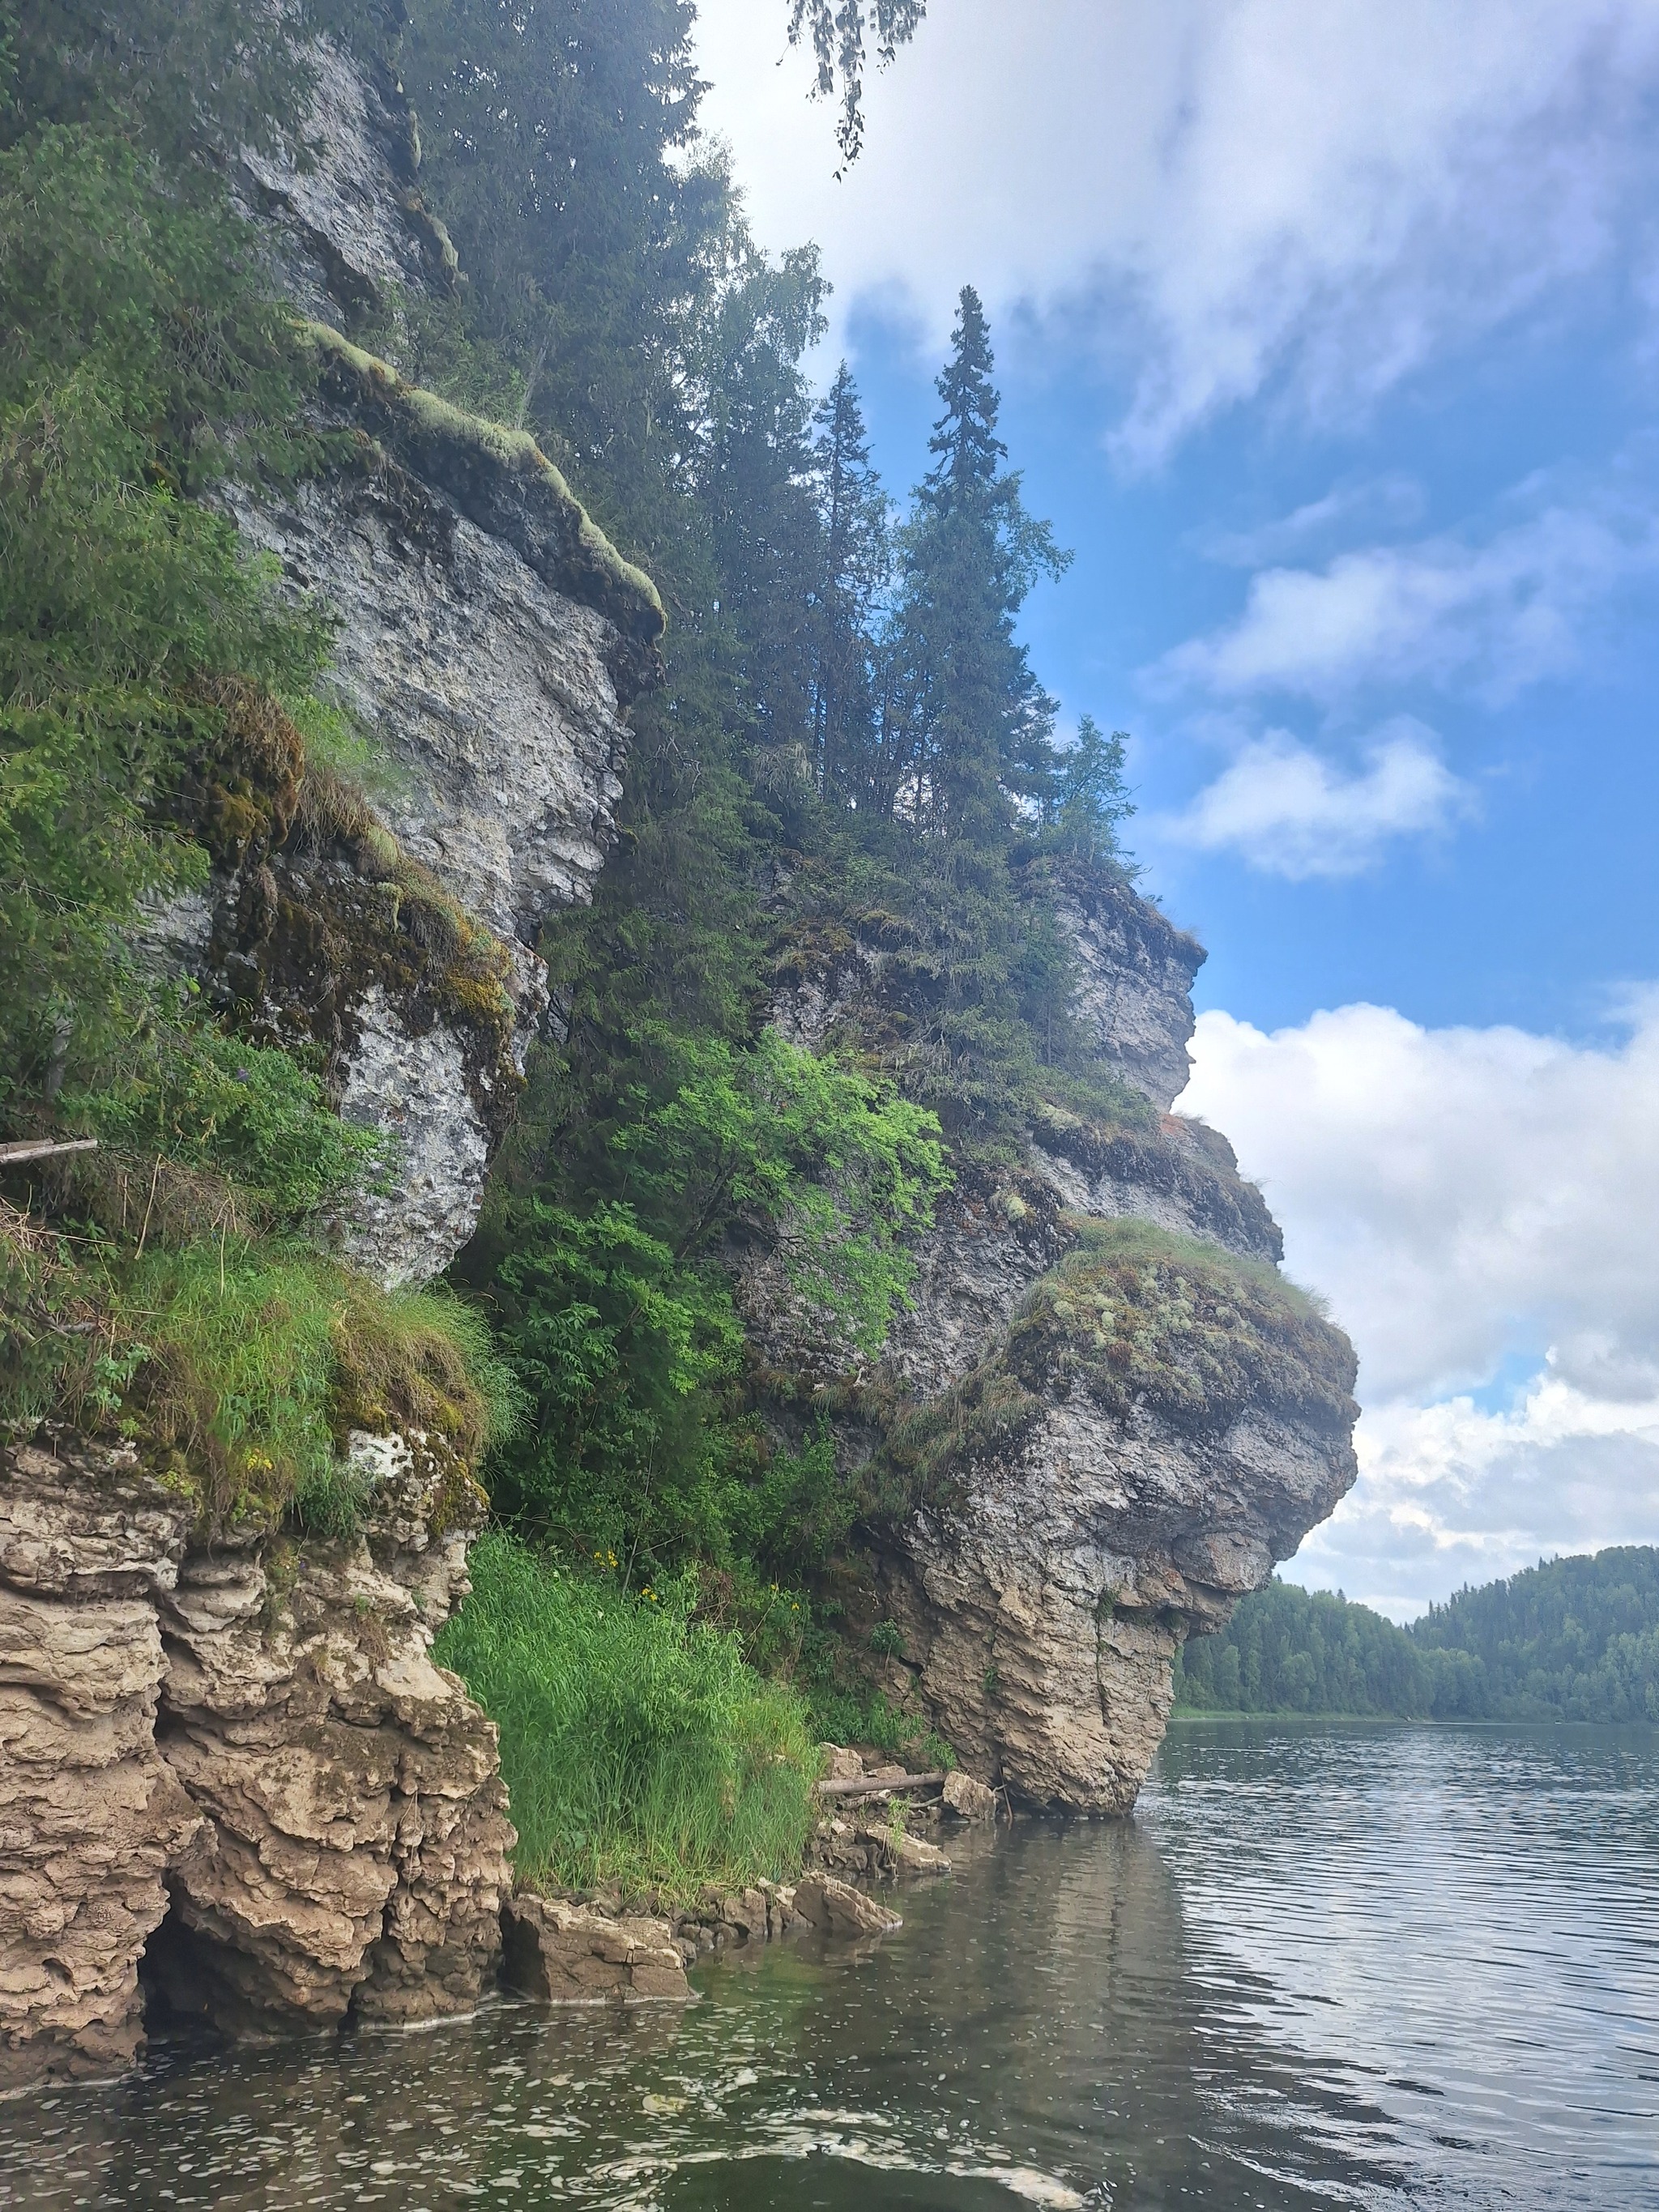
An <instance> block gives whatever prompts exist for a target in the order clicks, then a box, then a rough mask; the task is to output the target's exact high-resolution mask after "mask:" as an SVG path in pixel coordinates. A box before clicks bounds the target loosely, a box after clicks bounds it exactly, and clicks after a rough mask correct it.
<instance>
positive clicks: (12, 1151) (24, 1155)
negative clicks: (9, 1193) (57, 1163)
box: [0, 1137, 98, 1168]
mask: <svg viewBox="0 0 1659 2212" xmlns="http://www.w3.org/2000/svg"><path fill="white" fill-rule="evenodd" d="M97 1149H98V1139H97V1138H96V1137H73V1138H68V1139H61V1138H51V1137H28V1138H25V1139H22V1140H21V1142H19V1143H16V1144H12V1145H0V1168H15V1167H21V1165H22V1164H23V1163H24V1161H25V1160H49V1159H51V1158H53V1157H54V1155H55V1154H57V1153H58V1152H96V1151H97Z"/></svg>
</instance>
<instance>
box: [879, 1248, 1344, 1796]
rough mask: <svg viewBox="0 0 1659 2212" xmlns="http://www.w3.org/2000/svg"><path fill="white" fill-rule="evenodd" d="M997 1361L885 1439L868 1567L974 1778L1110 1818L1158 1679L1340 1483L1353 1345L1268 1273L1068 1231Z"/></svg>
mask: <svg viewBox="0 0 1659 2212" xmlns="http://www.w3.org/2000/svg"><path fill="white" fill-rule="evenodd" d="M1076 1227H1077V1229H1078V1232H1079V1243H1078V1245H1077V1247H1076V1249H1074V1250H1073V1253H1072V1254H1070V1255H1068V1256H1067V1257H1066V1258H1065V1259H1063V1260H1061V1261H1060V1263H1059V1265H1058V1266H1057V1267H1054V1269H1053V1270H1051V1271H1050V1273H1048V1274H1047V1275H1045V1276H1044V1277H1042V1279H1040V1280H1039V1282H1038V1283H1037V1284H1036V1286H1035V1287H1034V1289H1033V1290H1032V1291H1030V1293H1029V1294H1028V1296H1027V1297H1026V1299H1025V1300H1024V1303H1023V1304H1022V1306H1021V1308H1020V1310H1018V1312H1017V1314H1016V1316H1015V1317H1014V1319H1013V1322H1012V1325H1011V1327H1010V1328H1009V1331H1008V1334H1007V1336H1006V1340H1005V1341H1004V1342H1003V1343H1002V1344H1000V1346H998V1348H997V1350H996V1351H995V1352H994V1354H993V1355H992V1356H991V1357H990V1358H988V1359H987V1360H986V1361H985V1362H983V1363H982V1364H981V1366H980V1367H979V1368H977V1369H975V1370H974V1372H973V1373H972V1374H970V1375H969V1376H967V1377H965V1378H963V1380H962V1381H961V1382H959V1383H956V1384H953V1385H952V1386H951V1388H950V1389H948V1390H947V1391H946V1392H945V1393H944V1394H942V1395H941V1396H940V1397H939V1399H937V1400H936V1401H933V1403H932V1404H930V1405H927V1406H924V1407H921V1408H920V1409H918V1410H917V1411H916V1412H915V1413H913V1414H911V1415H910V1416H909V1417H908V1420H906V1421H903V1422H901V1423H900V1424H899V1425H897V1427H896V1431H895V1434H894V1437H893V1439H892V1442H891V1443H890V1445H889V1447H888V1454H889V1456H890V1457H891V1456H893V1455H897V1456H898V1457H899V1458H900V1461H901V1465H902V1490H903V1494H904V1495H906V1496H908V1498H909V1499H910V1501H911V1505H910V1510H909V1511H908V1514H906V1515H905V1516H903V1517H902V1521H901V1522H900V1524H899V1526H898V1528H896V1533H895V1535H894V1537H893V1539H892V1540H890V1541H888V1542H887V1543H885V1544H884V1547H883V1548H882V1552H881V1554H880V1558H879V1560H878V1566H877V1576H878V1590H879V1596H880V1602H881V1604H882V1606H883V1607H884V1610H885V1613H886V1615H887V1617H888V1618H890V1619H891V1620H893V1621H894V1622H896V1624H897V1626H898V1627H899V1630H900V1632H901V1638H902V1649H903V1652H904V1655H905V1659H906V1662H907V1670H908V1673H909V1674H910V1677H911V1680H912V1682H913V1684H914V1687H915V1691H916V1692H918V1693H919V1694H920V1695H921V1699H923V1701H924V1703H925V1704H926V1705H927V1709H928V1710H929V1711H930V1712H931V1713H932V1714H933V1717H934V1718H935V1720H936V1723H937V1724H938V1725H939V1727H940V1728H941V1729H942V1730H943V1731H944V1732H945V1735H947V1737H948V1738H949V1740H950V1741H951V1743H952V1744H953V1745H954V1746H955V1747H956V1748H957V1752H958V1754H959V1755H960V1756H961V1757H962V1758H963V1760H964V1762H965V1763H966V1764H967V1765H968V1766H969V1770H970V1771H973V1772H975V1774H977V1775H979V1776H981V1778H984V1779H987V1780H993V1781H995V1782H997V1783H1000V1784H1005V1785H1006V1786H1007V1787H1009V1788H1010V1789H1011V1790H1012V1791H1013V1792H1015V1793H1016V1794H1017V1795H1018V1796H1020V1797H1021V1798H1022V1799H1024V1800H1025V1801H1026V1802H1031V1803H1036V1804H1039V1805H1050V1804H1053V1805H1070V1806H1077V1807H1080V1808H1085V1809H1088V1810H1091V1811H1102V1812H1122V1811H1125V1810H1127V1808H1128V1806H1129V1805H1131V1804H1132V1803H1133V1801H1134V1797H1135V1795H1136V1793H1137V1791H1138V1790H1139V1787H1140V1784H1141V1781H1142V1779H1143V1778H1144V1777H1145V1774H1146V1767H1147V1765H1148V1764H1149V1762H1150V1760H1151V1757H1152V1752H1153V1751H1154V1750H1155V1749H1156V1747H1157V1744H1158V1738H1159V1736H1160V1735H1162V1732H1163V1729H1164V1723H1165V1721H1166V1720H1167V1718H1168V1716H1169V1710H1170V1699H1171V1694H1172V1692H1171V1684H1170V1662H1171V1661H1172V1660H1173V1657H1174V1655H1175V1651H1176V1647H1177V1645H1178V1644H1179V1643H1180V1642H1181V1640H1182V1638H1184V1637H1185V1636H1186V1635H1188V1634H1189V1633H1194V1632H1201V1631H1203V1630H1204V1629H1206V1628H1208V1627H1212V1626H1218V1625H1219V1624H1220V1623H1221V1622H1222V1621H1223V1620H1225V1619H1226V1617H1227V1614H1228V1613H1229V1612H1230V1611H1231V1607H1232V1605H1233V1604H1234V1603H1235V1602H1236V1601H1237V1599H1238V1598H1239V1597H1240V1596H1242V1595H1243V1594H1244V1593H1245V1592H1246V1591H1247V1590H1249V1589H1255V1588H1256V1587H1258V1586H1259V1585H1260V1583H1261V1582H1263V1581H1264V1580H1265V1579H1266V1578H1267V1575H1268V1573H1269V1572H1270V1571H1271V1570H1272V1567H1273V1563H1274V1562H1275V1561H1276V1560H1278V1559H1283V1558H1285V1556H1286V1555H1287V1554H1288V1553H1290V1552H1291V1551H1292V1550H1293V1549H1294V1548H1295V1546H1296V1544H1297V1541H1299V1540H1300V1538H1301V1536H1302V1534H1303V1533H1304V1530H1305V1529H1306V1528H1309V1527H1310V1526H1311V1525H1312V1523H1313V1522H1316V1521H1317V1520H1320V1519H1322V1518H1323V1516H1325V1515H1326V1514H1327V1513H1328V1512H1329V1511H1330V1510H1331V1508H1332V1507H1333V1506H1334V1504H1335V1503H1336V1501H1337V1500H1338V1498H1340V1496H1341V1495H1342V1493H1343V1492H1345V1491H1346V1489H1347V1488H1348V1487H1349V1486H1350V1485H1351V1484H1352V1480H1353V1479H1354V1472H1355V1469H1354V1461H1353V1453H1352V1446H1351V1444H1350V1442H1349V1437H1350V1434H1351V1431H1352V1424H1353V1420H1354V1418H1355V1414H1356V1412H1357V1408H1356V1407H1355V1406H1354V1404H1353V1401H1352V1396H1351V1395H1350V1394H1351V1392H1352V1384H1353V1376H1354V1364H1353V1354H1352V1347H1351V1346H1349V1344H1348V1341H1347V1340H1346V1337H1344V1336H1343V1335H1342V1334H1340V1331H1338V1330H1336V1329H1334V1328H1332V1327H1331V1326H1330V1324H1329V1323H1328V1322H1326V1321H1324V1320H1323V1319H1322V1316H1320V1315H1319V1314H1318V1313H1317V1312H1316V1310H1314V1309H1313V1308H1312V1307H1311V1305H1310V1304H1309V1303H1308V1302H1307V1301H1306V1300H1305V1299H1304V1298H1303V1297H1300V1296H1299V1294H1297V1292H1296V1291H1293V1289H1292V1288H1291V1286H1290V1285H1286V1284H1285V1283H1284V1282H1283V1280H1282V1279H1280V1278H1279V1277H1278V1276H1277V1275H1276V1274H1275V1273H1273V1271H1272V1270H1271V1269H1270V1268H1267V1267H1261V1266H1255V1267H1253V1266H1251V1265H1250V1264H1249V1263H1248V1262H1243V1261H1237V1260H1231V1259H1228V1258H1226V1257H1225V1256H1224V1255H1220V1254H1218V1253H1216V1252H1213V1251H1211V1250H1207V1249H1205V1248H1204V1247H1201V1246H1199V1245H1196V1244H1194V1243H1189V1242H1187V1241H1185V1240H1178V1239H1176V1238H1174V1237H1170V1236H1168V1235H1167V1234H1166V1233H1165V1232H1164V1231H1158V1230H1156V1229H1153V1228H1151V1227H1149V1226H1147V1225H1143V1224H1139V1223H1110V1224H1108V1223H1103V1222H1091V1223H1087V1224H1078V1225H1076Z"/></svg>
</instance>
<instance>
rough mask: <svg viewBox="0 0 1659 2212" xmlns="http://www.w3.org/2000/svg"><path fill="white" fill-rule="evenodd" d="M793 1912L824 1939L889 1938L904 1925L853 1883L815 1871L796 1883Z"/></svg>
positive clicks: (887, 1909)
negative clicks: (828, 1937)
mask: <svg viewBox="0 0 1659 2212" xmlns="http://www.w3.org/2000/svg"><path fill="white" fill-rule="evenodd" d="M794 1912H795V1917H796V1918H797V1919H798V1920H801V1921H804V1922H805V1924H806V1925H807V1927H809V1928H815V1929H817V1931H818V1933H819V1934H820V1935H823V1936H886V1935H890V1933H891V1932H892V1930H893V1929H895V1928H902V1926H903V1925H904V1922H903V1920H902V1917H901V1916H900V1915H899V1914H898V1913H896V1912H895V1911H893V1910H892V1908H891V1906H890V1905H882V1904H879V1903H878V1901H877V1899H875V1898H873V1897H872V1896H870V1895H869V1894H868V1893H867V1892H866V1891H865V1890H861V1889H854V1887H853V1885H852V1883H851V1882H850V1881H841V1880H840V1879H839V1878H838V1877H837V1876H836V1875H833V1874H824V1873H822V1872H820V1871H817V1870H816V1869H815V1870H814V1871H813V1872H812V1873H811V1874H804V1875H802V1876H801V1878H800V1880H799V1881H798V1882H797V1883H796V1885H795V1896H794Z"/></svg>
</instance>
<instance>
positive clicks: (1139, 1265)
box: [1000, 1216, 1358, 1433]
mask: <svg viewBox="0 0 1659 2212" xmlns="http://www.w3.org/2000/svg"><path fill="white" fill-rule="evenodd" d="M1070 1225H1071V1226H1072V1227H1073V1230H1074V1231H1075V1232H1076V1235H1077V1237H1078V1243H1077V1247H1076V1249H1074V1250H1073V1251H1072V1252H1070V1253H1068V1254H1067V1255H1066V1258H1065V1259H1063V1260H1062V1261H1060V1264H1059V1266H1058V1267H1054V1268H1053V1269H1052V1270H1051V1271H1050V1272H1049V1273H1048V1274H1047V1275H1045V1276H1044V1277H1043V1278H1042V1280H1041V1281H1040V1282H1038V1283H1037V1284H1036V1285H1034V1286H1033V1287H1032V1289H1031V1290H1030V1292H1029V1293H1028V1294H1027V1296H1026V1298H1025V1300H1024V1304H1023V1305H1022V1307H1021V1309H1020V1310H1019V1312H1018V1315H1017V1316H1016V1317H1015V1319H1014V1322H1013V1325H1012V1328H1011V1330H1010V1332H1009V1338H1008V1343H1007V1346H1006V1349H1005V1351H1004V1352H1002V1353H1001V1355H1000V1363H1001V1364H1003V1365H1004V1366H1005V1367H1006V1371H1007V1372H1008V1373H1009V1374H1010V1375H1011V1376H1014V1377H1016V1378H1018V1380H1019V1381H1021V1382H1022V1383H1024V1386H1025V1387H1026V1388H1027V1389H1030V1390H1032V1391H1034V1392H1036V1393H1040V1394H1042V1395H1053V1394H1054V1393H1056V1392H1060V1393H1063V1392H1065V1391H1066V1390H1069V1389H1074V1388H1080V1389H1085V1390H1086V1391H1087V1392H1088V1393H1089V1395H1090V1396H1091V1397H1092V1398H1093V1399H1094V1400H1095V1401H1096V1402H1097V1404H1099V1405H1102V1406H1103V1407H1106V1408H1107V1409H1108V1410H1109V1411H1111V1412H1113V1413H1128V1412H1129V1410H1130V1409H1131V1408H1132V1407H1133V1406H1135V1405H1136V1404H1137V1403H1139V1402H1142V1401H1144V1402H1146V1403H1147V1404H1149V1405H1152V1406H1154V1407H1157V1408H1158V1411H1159V1412H1161V1413H1164V1414H1166V1415H1168V1416H1169V1417H1170V1419H1174V1420H1177V1421H1180V1422H1182V1423H1183V1424H1186V1425H1194V1426H1203V1427H1219V1426H1225V1424H1226V1423H1227V1422H1228V1421H1230V1420H1231V1419H1233V1418H1234V1416H1235V1415H1237V1413H1240V1412H1241V1411H1243V1408H1244V1407H1247V1406H1249V1405H1252V1404H1255V1405H1261V1406H1264V1407H1268V1408H1270V1409H1271V1410H1272V1411H1273V1412H1275V1413H1283V1414H1285V1415H1288V1416H1290V1417H1291V1418H1294V1419H1302V1420H1306V1421H1309V1422H1311V1423H1313V1424H1314V1425H1316V1426H1318V1427H1320V1428H1322V1429H1328V1430H1332V1431H1338V1430H1340V1431H1343V1432H1345V1433H1346V1430H1347V1428H1348V1427H1349V1426H1350V1425H1351V1424H1352V1421H1353V1420H1354V1419H1355V1418H1356V1415H1357V1413H1358V1408H1357V1407H1356V1406H1355V1404H1354V1402H1353V1397H1352V1390H1353V1383H1354V1377H1355V1373H1356V1363H1355V1358H1354V1353H1353V1347H1352V1346H1351V1345H1350V1344H1349V1342H1348V1340H1347V1339H1346V1337H1345V1336H1344V1335H1343V1334H1342V1333H1341V1332H1340V1330H1339V1329H1336V1328H1333V1327H1332V1326H1331V1324H1330V1323H1329V1322H1328V1321H1327V1320H1326V1319H1325V1318H1324V1316H1322V1314H1321V1313H1320V1312H1319V1310H1318V1309H1317V1307H1316V1305H1315V1304H1314V1303H1313V1301H1312V1300H1311V1299H1310V1297H1308V1296H1307V1295H1306V1293H1305V1292H1304V1291H1299V1290H1297V1288H1296V1286H1295V1285H1293V1284H1291V1283H1288V1282H1286V1281H1285V1278H1284V1277H1283V1276H1282V1275H1280V1274H1279V1272H1278V1270H1277V1269H1276V1268H1274V1267H1270V1266H1268V1265H1267V1263H1266V1262H1265V1261H1262V1262H1258V1261H1248V1260H1237V1259H1234V1258H1233V1257H1232V1256H1231V1255H1230V1254H1227V1253H1225V1252H1221V1251H1218V1250H1217V1249H1214V1248H1213V1247H1212V1246H1210V1245H1206V1244H1200V1243H1196V1242H1194V1241H1193V1240H1190V1239H1188V1238H1186V1237H1174V1236H1171V1235H1170V1234H1169V1233H1168V1232H1167V1231H1164V1230H1161V1229H1155V1228H1153V1227H1152V1226H1151V1225H1149V1224H1147V1223H1146V1222H1140V1221H1094V1220H1082V1219H1079V1218H1077V1217H1075V1216H1074V1217H1072V1219H1071V1222H1070Z"/></svg>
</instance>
